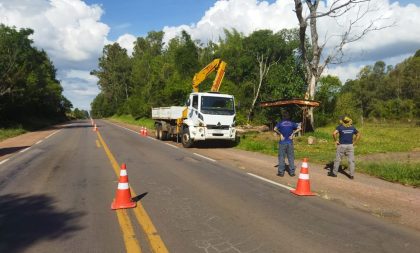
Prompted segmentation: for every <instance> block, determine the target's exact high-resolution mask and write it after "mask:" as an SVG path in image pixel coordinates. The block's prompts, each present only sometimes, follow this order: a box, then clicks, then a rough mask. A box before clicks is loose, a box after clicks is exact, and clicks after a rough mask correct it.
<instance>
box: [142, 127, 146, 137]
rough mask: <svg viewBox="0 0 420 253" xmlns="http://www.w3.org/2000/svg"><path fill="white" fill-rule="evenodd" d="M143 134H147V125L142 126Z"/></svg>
mask: <svg viewBox="0 0 420 253" xmlns="http://www.w3.org/2000/svg"><path fill="white" fill-rule="evenodd" d="M143 135H144V136H147V127H144V131H143Z"/></svg>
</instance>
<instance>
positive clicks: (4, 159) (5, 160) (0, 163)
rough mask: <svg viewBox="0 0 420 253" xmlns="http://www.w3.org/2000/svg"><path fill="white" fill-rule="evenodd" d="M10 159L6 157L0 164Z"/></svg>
mask: <svg viewBox="0 0 420 253" xmlns="http://www.w3.org/2000/svg"><path fill="white" fill-rule="evenodd" d="M9 159H10V158H7V159H4V160H3V161H1V162H0V164H3V163H5V162H7V161H9Z"/></svg>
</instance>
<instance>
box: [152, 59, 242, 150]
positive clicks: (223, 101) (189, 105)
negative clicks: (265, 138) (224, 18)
mask: <svg viewBox="0 0 420 253" xmlns="http://www.w3.org/2000/svg"><path fill="white" fill-rule="evenodd" d="M225 67H226V63H224V62H223V61H221V60H219V59H216V60H214V61H213V62H211V63H210V64H209V65H207V66H206V67H205V68H204V69H203V70H201V71H200V72H198V73H197V74H196V75H195V76H194V79H193V92H192V93H191V94H190V95H189V98H188V100H187V102H186V105H185V106H170V107H157V108H152V119H154V120H155V131H156V138H157V139H160V140H165V139H169V138H177V139H178V138H179V137H180V138H181V142H182V145H183V146H184V147H185V148H189V147H192V146H193V144H194V142H196V141H205V140H227V141H231V142H234V141H235V140H236V129H235V120H236V112H235V102H234V97H233V96H232V95H228V94H220V93H218V90H219V87H220V84H221V81H222V80H223V76H224V69H225ZM216 69H217V75H216V78H215V80H214V82H213V86H212V88H211V92H198V85H199V84H200V83H201V82H202V81H203V80H204V79H205V78H206V77H207V75H208V74H210V73H211V72H212V71H214V70H216Z"/></svg>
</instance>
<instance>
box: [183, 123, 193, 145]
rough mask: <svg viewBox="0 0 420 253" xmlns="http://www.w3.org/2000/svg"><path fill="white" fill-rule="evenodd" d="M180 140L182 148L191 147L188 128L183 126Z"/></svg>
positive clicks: (191, 141) (191, 142)
mask: <svg viewBox="0 0 420 253" xmlns="http://www.w3.org/2000/svg"><path fill="white" fill-rule="evenodd" d="M181 142H182V146H183V147H184V148H191V147H192V145H193V140H192V139H191V136H190V131H189V130H188V128H184V130H183V131H182V138H181Z"/></svg>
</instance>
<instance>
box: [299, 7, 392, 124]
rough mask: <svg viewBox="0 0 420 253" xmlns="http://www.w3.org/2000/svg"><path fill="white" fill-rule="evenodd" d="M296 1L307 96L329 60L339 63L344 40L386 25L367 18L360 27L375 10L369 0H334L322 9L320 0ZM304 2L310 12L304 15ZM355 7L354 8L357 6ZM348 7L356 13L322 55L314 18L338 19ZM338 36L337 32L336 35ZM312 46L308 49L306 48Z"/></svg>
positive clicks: (310, 115) (311, 95)
mask: <svg viewBox="0 0 420 253" xmlns="http://www.w3.org/2000/svg"><path fill="white" fill-rule="evenodd" d="M294 1H295V12H296V17H297V19H298V21H299V40H300V48H299V49H300V54H301V59H302V61H303V64H304V66H305V78H306V82H307V84H308V88H307V91H306V94H305V98H306V99H314V98H315V92H316V85H317V83H318V80H319V78H320V77H321V74H322V73H323V72H324V70H325V68H326V67H327V66H328V64H330V63H340V62H341V59H342V56H343V48H344V46H345V45H346V44H348V43H351V42H355V41H357V40H360V39H362V38H363V37H364V36H365V35H366V34H368V33H369V32H371V31H375V30H380V29H384V28H387V27H389V26H391V25H389V26H382V27H378V26H376V23H377V21H378V20H380V19H381V18H376V19H373V20H370V21H369V22H368V24H367V25H364V26H363V27H361V26H360V25H359V24H360V22H361V21H362V20H363V19H364V18H366V16H367V14H368V13H370V12H373V11H375V10H374V9H373V8H371V6H370V5H369V3H370V1H371V0H334V1H333V2H332V3H331V5H330V6H329V8H327V9H326V10H325V11H323V12H320V11H319V10H318V7H319V3H320V0H294ZM305 3H306V6H307V9H308V10H309V13H308V14H307V15H305V13H304V11H305V7H304V4H305ZM356 8H357V9H356ZM351 10H357V12H356V13H357V14H356V15H355V16H352V18H349V19H348V20H349V21H348V22H347V24H345V26H346V27H345V29H343V33H342V34H340V35H338V36H339V38H340V39H339V42H338V43H337V45H336V46H334V47H332V50H331V51H330V52H329V53H328V55H326V56H324V55H323V50H324V48H325V45H326V43H327V40H325V42H324V43H323V44H320V42H319V37H318V26H317V21H318V19H320V18H322V17H330V18H334V19H337V18H339V17H344V16H345V15H346V14H350V11H351ZM308 23H309V28H310V37H309V39H310V45H307V43H308V40H307V36H306V35H307V34H306V32H307V28H308ZM356 27H357V28H358V31H354V30H355V29H354V28H356ZM336 36H337V35H336ZM309 47H310V48H311V50H308V48H309ZM307 122H308V123H309V124H310V126H309V127H310V128H312V129H313V127H314V116H313V108H311V109H309V111H308V120H307Z"/></svg>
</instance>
